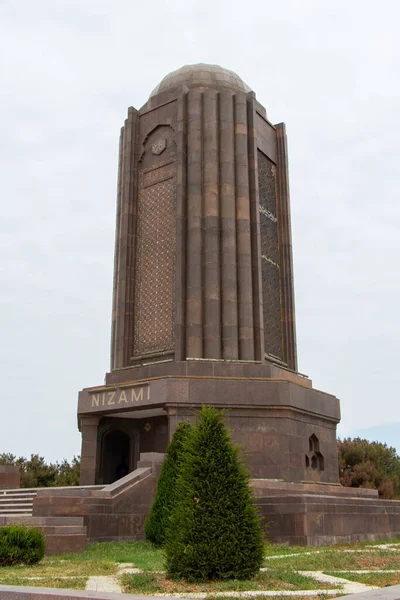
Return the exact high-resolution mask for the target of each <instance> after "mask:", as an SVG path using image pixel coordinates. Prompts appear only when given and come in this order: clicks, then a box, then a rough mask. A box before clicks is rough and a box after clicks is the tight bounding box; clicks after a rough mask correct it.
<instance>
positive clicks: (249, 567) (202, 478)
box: [164, 406, 264, 580]
mask: <svg viewBox="0 0 400 600" xmlns="http://www.w3.org/2000/svg"><path fill="white" fill-rule="evenodd" d="M176 496H177V498H178V500H177V503H176V506H175V509H174V512H173V515H172V517H171V520H170V526H169V529H168V532H167V541H166V544H165V548H164V549H165V556H166V568H167V573H168V576H170V577H174V578H178V577H183V578H184V579H187V580H207V579H230V578H235V579H248V578H249V577H252V576H254V575H255V574H256V573H257V572H258V571H259V569H260V567H261V565H262V563H263V549H264V548H263V547H264V544H263V535H262V530H261V524H260V518H259V516H258V513H257V510H256V508H255V506H254V500H253V496H252V493H251V491H250V488H249V474H248V472H247V469H246V468H245V467H244V465H243V463H242V462H241V460H240V458H239V450H238V448H237V447H235V446H234V445H233V443H232V440H231V436H230V433H229V432H228V430H227V429H226V427H225V425H224V418H223V415H222V414H221V412H218V411H217V410H216V409H214V408H212V407H208V406H203V408H202V409H201V412H200V414H199V416H198V418H197V420H196V426H195V428H194V430H193V432H192V434H191V436H190V437H189V438H188V440H187V442H186V444H185V447H184V449H183V453H182V464H181V468H180V473H179V476H178V479H177V487H176Z"/></svg>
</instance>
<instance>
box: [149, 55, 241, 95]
mask: <svg viewBox="0 0 400 600" xmlns="http://www.w3.org/2000/svg"><path fill="white" fill-rule="evenodd" d="M180 85H186V86H187V87H188V88H207V87H211V88H218V89H221V88H223V89H226V90H231V91H240V92H250V91H251V88H249V86H248V85H246V84H245V83H244V81H243V80H242V79H241V78H240V77H239V75H237V74H236V73H234V72H233V71H229V69H223V68H222V67H220V66H219V65H206V64H204V63H199V64H198V65H185V66H184V67H181V68H180V69H177V70H176V71H171V73H168V75H166V76H165V77H164V79H162V80H161V82H160V83H159V84H158V85H157V87H155V88H154V90H153V91H152V92H151V94H150V98H151V97H152V96H155V95H156V94H159V93H160V92H165V90H169V89H171V88H174V87H177V86H180Z"/></svg>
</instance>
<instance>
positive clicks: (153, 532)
mask: <svg viewBox="0 0 400 600" xmlns="http://www.w3.org/2000/svg"><path fill="white" fill-rule="evenodd" d="M191 431H192V426H191V425H190V423H188V422H187V421H184V422H183V423H180V424H179V425H178V427H177V428H176V429H175V432H174V435H173V437H172V440H171V442H170V443H169V445H168V448H167V453H166V457H165V461H164V462H163V465H162V468H161V473H160V476H159V478H158V482H157V489H156V494H155V497H154V501H153V504H152V507H151V510H150V514H149V516H148V517H147V519H146V523H145V533H146V537H147V539H148V540H150V541H151V542H153V544H155V545H156V546H162V545H163V544H164V542H165V536H166V531H167V529H168V523H169V520H170V518H171V515H172V513H173V510H174V507H175V504H176V502H177V496H176V480H177V476H178V473H179V469H180V466H181V460H182V450H183V447H184V444H185V442H186V440H187V439H188V437H189V435H190V433H191Z"/></svg>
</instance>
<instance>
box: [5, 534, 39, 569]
mask: <svg viewBox="0 0 400 600" xmlns="http://www.w3.org/2000/svg"><path fill="white" fill-rule="evenodd" d="M45 548H46V545H45V540H44V535H43V533H42V532H41V531H39V530H38V529H35V528H34V527H25V525H9V526H7V527H0V567H7V566H10V565H20V564H25V565H34V564H36V563H38V562H39V561H40V560H42V558H43V557H44V552H45Z"/></svg>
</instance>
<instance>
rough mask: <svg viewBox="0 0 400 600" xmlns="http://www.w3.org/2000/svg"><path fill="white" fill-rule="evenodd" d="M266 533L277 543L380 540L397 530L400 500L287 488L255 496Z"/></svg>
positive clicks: (399, 520) (340, 492)
mask: <svg viewBox="0 0 400 600" xmlns="http://www.w3.org/2000/svg"><path fill="white" fill-rule="evenodd" d="M256 504H257V506H258V508H259V510H260V514H261V516H262V517H263V519H264V523H265V524H267V523H268V525H266V529H265V531H266V534H267V536H268V537H269V538H270V539H271V540H273V541H275V542H278V543H285V544H293V545H303V546H307V545H309V546H322V545H327V544H334V543H348V542H356V541H362V540H380V539H389V538H393V537H396V536H397V535H399V533H400V501H399V500H380V499H378V498H376V497H375V498H374V497H371V496H370V495H369V494H365V495H363V494H360V493H358V494H356V495H354V496H353V495H351V493H349V491H348V490H346V488H338V491H337V492H336V493H334V494H332V495H331V494H330V493H329V492H328V493H325V494H322V493H321V494H317V493H311V494H309V493H306V492H305V491H300V492H299V491H296V490H294V489H293V490H292V491H291V490H287V491H286V492H285V494H284V495H279V494H274V495H272V496H265V497H261V498H258V499H257V502H256Z"/></svg>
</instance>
